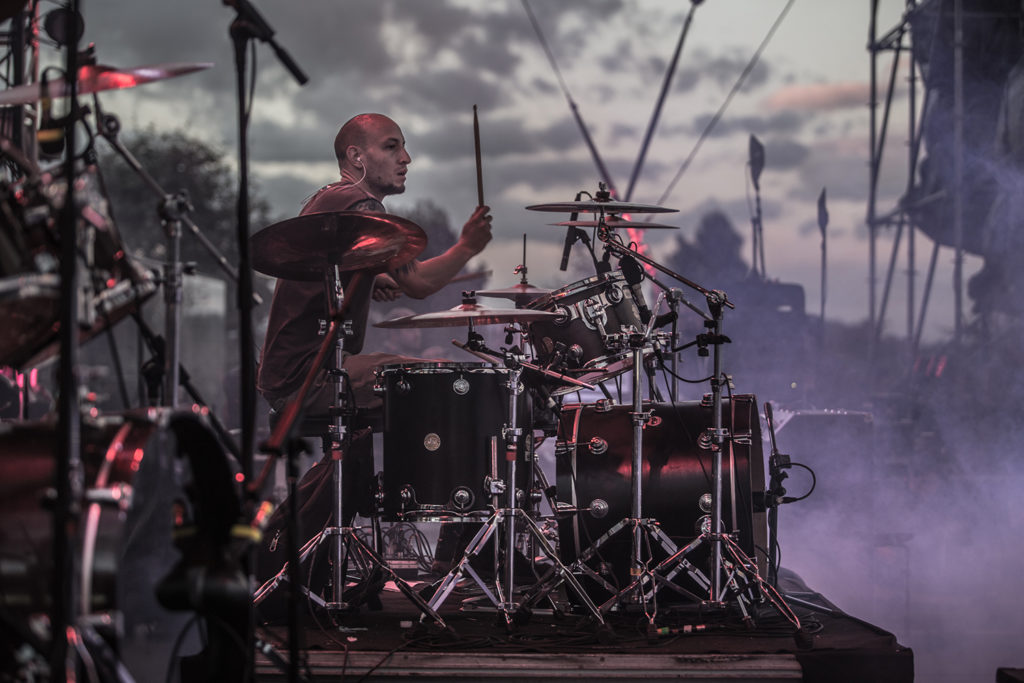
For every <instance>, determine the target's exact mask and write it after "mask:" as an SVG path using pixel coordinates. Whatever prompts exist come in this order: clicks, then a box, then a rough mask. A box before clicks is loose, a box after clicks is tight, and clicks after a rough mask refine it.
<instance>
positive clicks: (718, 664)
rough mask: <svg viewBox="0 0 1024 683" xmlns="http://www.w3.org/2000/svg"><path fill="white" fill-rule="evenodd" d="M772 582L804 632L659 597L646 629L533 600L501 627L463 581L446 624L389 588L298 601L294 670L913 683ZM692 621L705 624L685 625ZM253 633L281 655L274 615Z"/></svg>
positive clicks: (339, 674)
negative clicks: (341, 598) (315, 608)
mask: <svg viewBox="0 0 1024 683" xmlns="http://www.w3.org/2000/svg"><path fill="white" fill-rule="evenodd" d="M422 585H426V584H422ZM780 589H781V590H783V591H784V595H785V596H786V598H787V603H788V604H789V606H790V607H791V608H792V609H793V611H794V612H795V613H796V614H797V616H798V617H799V618H800V621H801V623H802V625H803V629H804V631H805V634H806V636H805V637H804V638H801V639H798V638H796V637H795V636H794V629H793V628H792V626H790V625H789V623H788V622H786V621H785V620H784V619H782V618H781V616H779V615H778V613H777V612H776V611H774V610H773V609H771V608H770V607H761V608H759V609H757V610H756V622H757V624H756V626H754V627H753V628H745V627H744V626H743V625H742V624H739V623H734V624H732V625H726V621H727V620H725V619H709V618H706V617H702V616H701V615H700V614H699V608H698V606H697V605H694V604H672V605H662V606H661V607H660V609H659V611H658V613H657V615H656V618H655V622H656V624H657V626H658V627H660V630H659V632H657V633H649V631H648V627H647V625H648V619H647V618H646V617H645V616H644V614H643V613H642V612H641V611H640V608H639V607H637V606H630V607H629V608H628V609H625V610H622V611H612V612H610V613H609V614H608V616H607V625H608V628H601V627H600V626H599V625H598V624H597V623H596V621H595V620H594V618H593V617H591V616H587V615H584V614H576V613H575V612H576V610H573V613H570V614H559V613H554V612H553V611H552V610H550V609H547V610H545V609H541V608H538V609H537V610H535V611H534V612H533V613H532V614H531V615H530V616H529V618H527V619H523V620H520V621H519V623H515V624H513V625H511V626H509V625H508V624H507V623H506V622H505V619H504V617H503V615H501V614H500V613H499V612H498V611H497V610H495V609H494V608H493V606H491V604H490V602H489V601H487V599H486V598H484V597H483V596H482V592H481V591H480V590H479V588H478V586H477V585H476V584H475V583H474V582H473V581H468V582H464V583H462V584H460V586H459V588H458V589H457V590H456V591H455V592H453V593H452V594H451V595H449V596H448V598H447V600H445V601H444V603H442V605H441V607H440V609H439V610H438V612H439V614H440V615H441V617H442V619H443V620H444V621H445V623H446V624H447V625H448V626H449V630H448V631H446V630H444V629H442V628H440V626H439V625H437V624H436V623H435V622H434V621H433V620H431V619H429V618H427V619H426V620H425V621H424V622H423V623H421V620H420V612H419V610H418V608H417V607H416V606H415V604H414V603H413V601H412V600H411V599H409V598H408V597H406V596H405V595H403V594H401V593H399V592H396V591H394V590H385V591H384V592H383V593H382V594H381V596H380V603H379V604H369V602H368V603H366V604H363V605H362V606H361V607H359V608H358V609H356V610H355V611H353V612H352V613H346V614H342V615H340V616H338V617H337V618H336V619H335V621H336V622H337V624H331V623H330V619H328V618H327V616H326V613H324V612H322V611H320V612H311V611H310V609H309V606H308V603H307V602H306V601H305V600H303V601H302V604H301V605H300V611H301V613H302V617H301V619H300V622H301V624H300V628H299V634H300V641H301V642H300V658H301V660H302V672H303V674H304V675H306V676H310V677H314V678H316V679H318V680H319V679H329V680H335V681H337V680H346V681H347V680H352V681H359V680H364V679H372V680H375V681H377V680H379V681H392V680H394V681H399V680H408V679H409V678H416V679H417V680H422V681H492V680H500V681H504V682H507V683H511V682H518V681H523V682H526V681H530V682H531V683H536V682H537V681H549V680H550V681H555V680H566V679H571V680H600V681H638V680H645V679H654V680H688V681H794V680H803V681H818V682H821V683H825V682H828V683H843V682H845V681H850V682H853V681H858V682H863V681H872V682H873V683H890V682H891V683H907V682H910V681H913V678H914V673H913V669H914V663H913V653H912V651H911V650H910V649H908V648H905V647H902V646H900V645H899V643H898V642H897V641H896V638H895V636H893V635H892V634H891V633H888V632H886V631H884V630H882V629H880V628H878V627H875V626H873V625H871V624H868V623H866V622H864V621H861V620H858V619H856V618H854V617H851V616H849V615H847V614H844V613H843V612H841V611H840V610H839V609H838V608H836V607H835V606H834V605H832V604H831V603H829V602H828V600H826V599H825V598H824V597H823V596H821V595H819V594H817V593H814V592H812V591H810V590H808V589H807V587H806V586H804V585H802V582H801V581H800V580H799V578H798V577H797V576H796V575H794V574H792V573H791V572H784V573H783V574H782V576H781V578H780ZM370 602H372V601H370ZM732 621H735V620H732ZM716 622H717V623H716ZM698 623H701V624H703V625H704V626H706V629H705V630H700V631H690V632H687V630H688V629H687V628H686V627H687V626H688V625H689V626H692V625H693V624H698ZM257 631H258V636H259V637H260V638H261V639H262V640H264V641H265V642H266V643H268V644H269V645H271V646H272V647H273V648H274V650H275V651H276V652H277V653H279V654H280V655H283V656H284V657H287V654H288V642H287V634H288V629H287V627H286V625H285V624H282V623H280V622H279V623H277V624H274V625H269V626H263V627H260V628H258V629H257ZM257 677H258V680H260V681H285V680H288V677H287V669H286V667H285V665H284V661H283V660H278V661H276V662H275V661H272V660H271V659H268V658H267V657H264V656H260V657H259V658H258V663H257Z"/></svg>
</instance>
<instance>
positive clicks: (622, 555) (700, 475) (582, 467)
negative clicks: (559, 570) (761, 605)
mask: <svg viewBox="0 0 1024 683" xmlns="http://www.w3.org/2000/svg"><path fill="white" fill-rule="evenodd" d="M632 411H633V407H632V406H605V405H603V404H584V405H579V404H575V405H566V406H563V408H562V414H561V420H560V423H559V431H558V441H557V442H556V448H555V454H556V472H557V483H558V486H557V490H558V504H559V507H567V506H571V507H572V508H577V509H579V508H587V507H590V506H591V504H592V503H593V501H595V500H598V499H600V500H603V501H606V502H607V503H608V514H607V515H606V516H605V517H602V518H600V519H595V518H593V516H591V515H590V514H588V513H587V512H581V513H578V514H574V515H571V516H567V517H563V518H562V519H560V520H559V525H558V526H559V547H560V555H561V558H562V561H563V562H565V564H567V565H569V564H572V563H574V562H575V561H576V560H577V558H578V557H580V555H581V554H583V553H584V552H585V551H586V550H587V549H588V548H589V547H591V545H592V544H593V543H594V542H595V541H596V540H597V539H598V538H600V537H601V536H602V535H603V534H604V533H605V532H607V531H608V530H609V529H610V528H611V527H612V526H613V525H615V524H616V523H617V522H619V521H621V520H623V519H626V518H628V517H629V516H630V510H631V508H632V500H631V494H632V491H631V486H630V478H631V474H632V457H633V456H632V448H633V421H632V415H631V413H632ZM644 411H645V412H646V411H649V412H650V421H649V422H648V423H647V425H646V426H645V427H644V430H643V477H642V485H643V488H642V509H641V516H642V517H644V518H653V519H655V520H657V521H658V523H659V526H660V527H661V529H662V530H663V531H664V532H665V533H666V534H667V535H668V536H669V537H670V538H671V539H672V541H673V542H674V543H675V544H676V545H677V546H679V547H683V546H685V545H686V544H687V543H689V542H690V541H692V540H693V539H694V538H696V537H697V536H698V535H699V534H700V518H701V517H702V516H703V515H704V513H703V512H702V511H701V509H700V507H699V505H698V501H699V499H700V497H701V495H703V494H704V493H710V492H711V490H712V479H711V466H712V462H711V460H712V455H711V450H709V449H707V448H706V445H705V444H704V443H702V442H703V441H705V440H706V436H705V438H704V439H702V438H701V437H702V435H704V434H705V431H706V430H707V429H709V428H710V427H711V426H712V410H711V404H710V399H708V400H706V401H694V402H681V403H674V404H673V403H645V404H644ZM722 426H723V428H724V429H726V430H727V431H728V433H729V434H731V435H732V441H731V443H730V444H729V445H727V448H726V450H725V453H724V454H723V457H722V494H723V496H722V520H723V524H724V528H725V530H727V531H729V532H737V533H738V542H739V545H740V547H741V548H742V549H743V551H744V552H745V553H746V554H747V555H749V556H750V557H751V558H754V557H758V556H760V558H762V559H763V553H758V554H757V555H755V546H759V547H761V548H766V547H767V530H766V524H767V518H766V515H765V514H764V511H763V510H755V509H754V505H753V496H752V493H753V492H758V491H763V490H764V460H763V454H762V451H761V430H760V423H759V421H758V413H757V400H756V399H755V398H754V397H753V396H748V395H739V396H734V397H733V399H732V400H731V401H730V400H728V399H723V400H722ZM630 538H631V537H630V532H629V529H628V528H625V529H623V530H621V531H620V532H619V533H617V534H616V535H615V536H613V537H612V538H611V539H610V540H609V541H608V542H607V543H605V544H604V545H603V546H601V548H600V552H598V553H597V554H596V555H595V557H593V558H591V559H590V560H589V563H588V564H589V565H590V566H591V567H592V568H593V569H595V571H597V570H598V568H599V566H600V565H601V564H602V563H604V564H605V566H606V567H607V566H609V565H610V569H611V572H612V574H613V576H614V580H612V579H608V580H609V581H610V582H611V583H612V584H617V585H618V586H619V587H620V588H622V587H625V586H626V585H628V584H629V581H630V579H629V563H630V554H631V550H630V548H631V544H630ZM650 545H651V549H652V552H653V553H654V559H655V564H656V563H657V562H658V561H660V560H662V559H664V558H665V557H667V553H665V552H663V551H662V549H661V547H660V546H659V545H658V544H657V543H656V541H655V540H654V539H652V540H651V544H650ZM645 552H646V550H645ZM708 557H709V553H708V552H707V548H706V547H702V548H700V549H698V550H697V551H696V552H694V553H693V554H692V555H690V556H689V558H688V559H689V560H690V562H691V563H693V564H694V565H696V566H697V567H698V568H700V569H701V571H705V569H706V567H707V560H708ZM763 569H764V568H763V567H761V570H762V571H763ZM705 573H706V571H705ZM675 581H676V582H677V583H679V582H681V581H687V582H691V583H692V580H691V579H689V578H688V577H686V576H685V574H680V575H679V576H677V577H676V578H675ZM585 584H586V585H587V586H588V592H590V589H591V588H593V589H594V591H595V594H594V595H593V598H594V599H595V601H598V602H602V601H604V600H605V599H607V597H608V594H607V593H606V592H605V591H604V589H600V588H598V584H597V583H596V582H590V581H589V580H588V581H587V582H585ZM681 585H682V584H681ZM684 587H685V588H687V589H689V590H691V591H695V590H696V586H695V584H694V585H686V586H684ZM660 595H663V596H666V597H671V595H674V592H673V591H662V593H661V594H660Z"/></svg>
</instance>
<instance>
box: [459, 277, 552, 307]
mask: <svg viewBox="0 0 1024 683" xmlns="http://www.w3.org/2000/svg"><path fill="white" fill-rule="evenodd" d="M551 291H552V290H550V289H543V288H541V287H534V286H533V285H531V284H529V283H527V282H520V283H519V284H517V285H513V286H512V287H506V288H505V289H478V290H477V292H476V295H477V296H488V297H491V298H494V299H511V300H512V301H515V302H516V303H527V302H530V301H533V300H534V299H539V298H540V297H542V296H544V295H545V294H550V293H551Z"/></svg>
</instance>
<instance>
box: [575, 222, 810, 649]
mask: <svg viewBox="0 0 1024 683" xmlns="http://www.w3.org/2000/svg"><path fill="white" fill-rule="evenodd" d="M606 248H607V249H608V250H611V251H614V252H616V253H618V254H620V255H626V256H631V257H633V258H636V259H638V260H641V261H643V262H644V263H646V264H648V265H650V266H651V267H653V268H657V269H658V270H660V271H661V272H663V273H665V274H667V275H669V276H670V277H673V278H674V279H676V280H678V281H679V282H682V283H683V284H686V285H688V286H689V287H691V288H693V289H695V290H697V291H699V292H701V293H702V294H704V296H705V298H706V300H707V305H708V311H709V313H710V316H704V317H705V327H706V328H707V329H708V330H709V332H708V333H706V334H701V335H698V337H697V341H696V343H697V344H698V346H700V348H701V350H702V351H703V353H704V354H706V353H707V346H713V347H714V353H713V368H714V370H713V374H712V376H711V390H712V427H711V428H710V429H709V430H708V432H707V433H706V438H707V442H708V444H709V445H710V448H711V451H712V473H711V477H712V492H711V496H710V498H711V500H710V505H709V506H708V509H707V510H706V511H707V512H710V518H709V519H707V520H706V522H705V523H703V524H702V528H701V533H700V536H698V537H697V538H696V539H695V540H694V541H692V542H691V543H689V544H688V545H687V546H685V547H684V548H681V549H677V550H669V552H670V555H669V557H667V558H666V559H664V560H662V561H661V562H660V563H658V565H657V566H656V567H654V569H652V570H646V569H645V568H644V567H643V566H642V564H641V563H640V562H639V554H640V553H639V538H640V530H641V529H643V530H646V531H648V532H649V533H653V535H654V536H655V538H658V539H659V540H660V541H661V544H662V546H663V547H664V548H665V549H666V550H668V549H669V548H672V547H674V546H673V544H671V542H670V541H668V542H666V537H665V536H664V534H663V533H659V532H660V530H659V529H657V527H656V526H654V522H653V520H642V519H640V512H641V504H640V501H641V494H642V491H641V488H642V487H641V486H640V484H639V476H640V473H641V469H640V468H641V467H642V452H641V450H640V447H641V446H642V428H643V415H642V413H641V411H640V409H639V406H640V403H639V399H638V395H639V389H640V381H639V379H638V378H635V379H634V396H633V400H634V418H633V419H634V443H633V508H632V512H633V514H634V516H635V517H634V518H630V519H627V520H624V521H623V522H621V523H620V524H621V525H627V524H628V525H631V526H632V528H633V555H632V565H631V567H630V571H631V573H632V574H633V575H634V577H635V578H634V579H633V581H632V582H631V583H630V584H629V585H628V586H626V587H625V588H624V589H622V590H621V591H620V592H619V593H618V594H616V596H615V597H614V598H612V599H611V600H609V601H608V602H606V603H605V604H603V605H602V606H601V608H602V610H605V609H610V608H611V606H612V605H614V604H616V603H617V602H618V601H619V600H620V599H621V598H622V597H624V596H630V595H635V596H637V598H638V600H639V602H641V604H642V605H643V606H644V610H645V613H646V614H648V618H649V621H650V623H651V624H653V620H654V617H653V614H651V613H650V612H649V611H648V610H647V602H648V597H649V596H653V594H654V593H656V592H657V590H659V589H660V588H662V587H666V586H669V587H672V588H673V589H675V590H677V592H680V593H683V594H687V591H684V590H683V589H681V588H680V587H678V586H676V585H675V584H673V583H672V579H673V578H674V577H675V576H677V575H678V574H679V573H680V572H682V571H685V572H687V574H689V576H690V577H691V578H692V579H693V580H694V581H696V583H697V585H698V586H699V587H700V588H701V589H702V590H704V591H706V594H707V595H706V599H704V598H703V596H701V597H699V598H698V600H699V601H700V602H701V605H702V606H704V607H709V608H712V609H720V610H724V609H725V607H726V606H727V601H728V600H730V599H731V600H732V601H733V602H734V603H735V604H736V606H738V608H739V610H740V612H741V613H742V615H743V620H744V622H745V623H747V624H748V625H751V624H752V617H751V611H750V609H749V606H750V604H752V603H753V602H754V601H756V600H757V599H758V597H759V596H761V597H763V598H764V599H767V600H768V601H769V602H770V603H771V604H772V606H773V607H774V608H775V609H776V610H777V611H778V612H779V613H780V614H781V615H782V616H783V617H784V618H785V619H786V620H787V621H789V622H790V623H791V624H792V625H793V626H794V628H795V629H796V633H797V636H798V639H799V637H800V636H801V635H802V634H803V631H802V629H801V626H800V621H799V619H798V618H797V617H796V615H795V614H794V613H793V612H792V610H790V609H789V607H788V606H787V605H786V603H785V601H784V600H783V599H782V598H781V596H780V595H779V594H778V592H777V591H776V590H775V589H774V588H773V587H772V586H770V585H769V584H768V583H767V582H766V581H764V580H763V579H762V578H761V577H760V576H759V575H758V573H757V568H756V564H755V563H754V561H753V560H752V559H751V558H749V557H747V556H746V555H745V554H744V553H743V551H742V550H741V549H740V548H739V546H738V545H737V544H736V542H735V541H734V540H733V539H732V537H731V536H730V535H729V534H728V533H724V532H723V531H722V529H723V524H722V479H723V475H722V453H723V450H724V448H725V446H726V443H727V441H729V440H730V439H731V437H730V435H729V434H728V432H727V430H725V429H724V428H723V425H722V387H721V377H722V365H721V346H722V345H723V344H724V343H727V342H728V341H729V339H728V337H726V336H725V335H723V334H722V317H723V312H724V308H726V307H728V308H732V307H733V305H732V303H731V302H730V301H729V300H728V298H727V297H726V295H725V294H724V293H723V292H720V291H711V290H707V289H705V288H703V287H701V286H700V285H698V284H696V283H693V282H691V281H690V280H688V279H686V278H684V277H683V276H681V275H678V274H677V273H674V272H672V271H671V270H669V269H668V268H665V267H664V266H661V265H660V264H658V263H656V262H655V261H653V260H652V259H649V258H647V257H646V256H643V255H642V254H638V253H635V252H633V251H631V250H629V249H627V248H626V247H625V246H623V245H622V244H619V243H617V242H615V241H614V240H612V239H610V238H608V239H606ZM631 345H632V346H633V349H634V352H633V353H634V365H636V363H637V362H639V360H640V358H639V356H640V351H639V348H638V342H636V341H634V340H632V338H631ZM687 346H688V345H687ZM680 348H682V347H680ZM678 350H679V349H673V352H677V351H678ZM634 373H636V370H635V368H634ZM635 377H637V375H636V374H635ZM703 502H704V501H702V503H703ZM620 528H621V527H620ZM652 528H653V529H654V531H653V532H652V531H651V530H652ZM613 529H614V527H613ZM606 536H607V534H606ZM602 538H603V537H602ZM600 543H602V539H599V540H598V544H600ZM701 546H710V551H711V560H710V567H709V569H710V577H708V576H707V575H705V574H704V573H703V572H701V571H700V570H699V569H698V568H697V567H695V566H694V565H693V564H692V563H691V562H690V561H689V559H688V557H689V556H691V555H692V554H693V553H694V552H695V551H696V550H697V549H698V548H700V547H701ZM588 552H589V551H588ZM588 557H589V556H588ZM581 559H582V558H581ZM648 586H651V587H652V592H651V593H648V592H647V587H648ZM691 595H692V594H691ZM693 597H697V596H693Z"/></svg>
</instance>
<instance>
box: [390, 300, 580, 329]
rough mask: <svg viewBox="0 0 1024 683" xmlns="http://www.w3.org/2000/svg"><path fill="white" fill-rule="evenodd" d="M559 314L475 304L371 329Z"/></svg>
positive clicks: (497, 321) (514, 320) (501, 321)
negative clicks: (485, 306)
mask: <svg viewBox="0 0 1024 683" xmlns="http://www.w3.org/2000/svg"><path fill="white" fill-rule="evenodd" d="M560 315H561V314H560V313H554V312H550V311H531V310H526V309H522V308H484V307H482V306H480V305H478V304H475V303H467V304H460V305H458V306H456V307H455V308H452V309H449V310H447V311H437V312H435V313H417V314H416V315H406V316H403V317H401V318H394V319H392V320H383V321H381V322H379V323H375V324H374V327H383V328H401V327H461V326H462V325H502V324H505V323H528V322H533V321H536V320H548V319H552V318H558V317H559V316H560Z"/></svg>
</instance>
